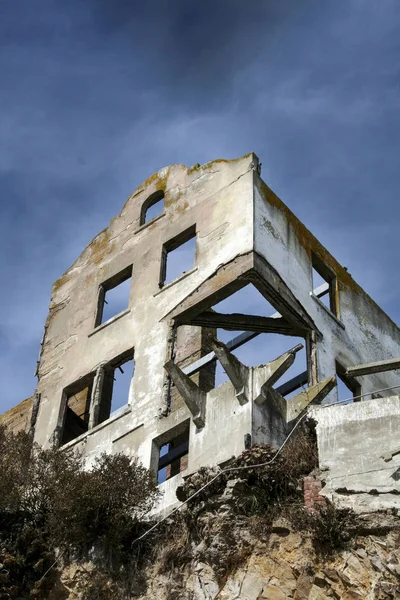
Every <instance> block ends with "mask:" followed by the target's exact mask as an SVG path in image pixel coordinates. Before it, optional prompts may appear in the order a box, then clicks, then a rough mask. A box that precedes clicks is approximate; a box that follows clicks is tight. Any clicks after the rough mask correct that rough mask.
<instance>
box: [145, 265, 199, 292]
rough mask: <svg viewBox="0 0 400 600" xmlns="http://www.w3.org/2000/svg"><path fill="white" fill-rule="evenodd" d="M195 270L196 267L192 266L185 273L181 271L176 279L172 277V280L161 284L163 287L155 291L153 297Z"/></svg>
mask: <svg viewBox="0 0 400 600" xmlns="http://www.w3.org/2000/svg"><path fill="white" fill-rule="evenodd" d="M196 271H197V267H193V269H190V271H186V273H183V274H182V275H180V276H179V277H177V278H176V279H173V280H172V281H170V282H169V283H167V284H166V285H163V287H162V288H161V289H160V290H159V291H158V292H156V293H155V294H153V298H155V297H156V296H158V294H161V292H164V291H165V290H169V288H171V287H172V286H173V285H175V284H176V283H179V282H180V281H182V279H185V278H186V277H189V275H191V274H192V273H195V272H196Z"/></svg>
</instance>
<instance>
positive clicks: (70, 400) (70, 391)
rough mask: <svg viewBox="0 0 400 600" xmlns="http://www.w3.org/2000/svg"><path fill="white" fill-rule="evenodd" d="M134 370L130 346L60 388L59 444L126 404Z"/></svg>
mask: <svg viewBox="0 0 400 600" xmlns="http://www.w3.org/2000/svg"><path fill="white" fill-rule="evenodd" d="M134 371H135V363H134V358H133V349H131V350H129V351H127V352H125V353H123V354H121V355H120V356H119V357H118V358H115V359H114V360H112V361H111V362H110V363H108V364H106V365H101V366H100V367H99V368H98V370H97V372H96V373H91V374H89V375H87V376H85V377H83V378H82V379H80V380H79V381H78V382H76V383H75V384H73V385H71V386H69V387H68V388H66V389H65V390H64V392H63V397H64V400H63V403H62V407H63V408H62V410H63V411H64V418H63V428H62V434H61V439H60V445H61V446H62V445H63V444H67V443H68V442H70V441H72V440H74V439H75V438H77V437H79V436H80V435H82V434H83V433H86V432H87V431H89V429H90V428H92V427H95V426H96V425H99V424H100V423H103V422H104V421H106V420H107V419H109V418H110V416H112V414H113V413H114V412H116V411H117V410H118V409H120V408H122V407H123V406H125V405H128V404H129V399H130V395H131V388H132V380H133V375H134ZM95 381H96V390H95V393H94V392H93V388H94V382H95Z"/></svg>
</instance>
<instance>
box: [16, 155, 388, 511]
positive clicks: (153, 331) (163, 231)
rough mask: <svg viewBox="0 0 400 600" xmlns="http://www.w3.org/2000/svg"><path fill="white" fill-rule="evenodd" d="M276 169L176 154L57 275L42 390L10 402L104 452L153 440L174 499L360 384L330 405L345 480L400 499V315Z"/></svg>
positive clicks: (55, 439) (326, 431) (332, 457)
mask: <svg viewBox="0 0 400 600" xmlns="http://www.w3.org/2000/svg"><path fill="white" fill-rule="evenodd" d="M260 170H261V168H260V163H259V160H258V158H257V156H255V155H254V154H248V155H246V156H244V157H242V158H239V159H237V160H231V161H228V160H216V161H213V162H210V163H207V164H205V165H202V166H200V165H195V166H193V167H191V168H187V167H185V166H184V165H172V166H170V167H166V168H163V169H161V170H160V171H159V172H158V173H156V174H155V175H153V176H152V177H150V178H149V179H147V180H146V181H145V182H144V183H143V184H142V185H141V186H139V188H138V189H137V190H135V192H134V193H133V194H132V196H131V197H130V198H129V199H128V201H127V202H126V204H125V206H124V207H123V209H122V211H121V213H120V214H119V215H118V216H117V217H116V218H115V219H113V220H112V221H111V223H110V224H109V226H108V227H107V228H106V229H105V230H104V231H102V232H101V233H100V234H99V235H98V236H96V237H95V238H94V240H93V241H92V242H91V243H90V244H89V245H88V246H87V247H86V248H85V250H84V251H83V252H82V254H81V255H80V257H79V258H78V259H77V260H76V262H75V263H74V264H73V265H72V266H71V267H70V268H69V269H68V270H67V272H66V273H65V274H64V275H63V276H62V277H61V278H60V279H59V280H58V281H56V283H55V284H54V286H53V292H52V299H51V305H50V311H49V315H48V319H47V322H46V325H45V332H44V336H43V341H42V344H41V349H40V356H39V361H38V365H37V377H38V385H37V390H36V394H35V396H34V398H33V399H32V401H26V403H25V405H24V406H23V407H22V406H21V407H20V408H18V407H17V409H14V411H11V412H10V414H9V415H8V417H7V415H6V418H8V419H9V420H10V419H15V418H16V415H17V416H18V415H19V416H21V418H22V422H23V425H24V426H25V427H26V428H27V429H29V428H30V429H31V432H32V433H34V438H35V440H36V442H38V443H39V444H41V445H43V446H47V445H49V444H52V443H55V444H57V445H58V446H62V447H65V448H71V447H73V448H77V449H79V450H81V451H83V453H84V455H85V456H86V457H87V459H88V461H89V463H90V461H92V460H93V459H94V458H95V457H96V456H98V455H99V454H100V453H101V452H104V451H105V452H125V453H128V454H131V455H134V456H137V457H138V458H139V459H140V461H141V462H142V463H143V464H144V465H145V466H147V467H149V468H151V469H152V470H153V471H154V472H155V473H158V477H159V481H160V486H161V487H162V489H163V491H164V492H165V493H164V495H163V501H162V503H163V505H162V507H161V508H162V509H166V508H168V507H170V506H171V505H173V504H174V503H175V502H176V497H175V490H176V487H177V485H178V484H179V483H180V482H181V481H182V477H184V476H185V475H187V474H189V473H192V472H193V471H195V470H197V469H198V468H199V467H201V466H202V465H212V464H218V465H224V464H225V463H226V462H227V461H229V459H231V457H232V456H234V455H238V454H240V453H241V452H242V451H243V449H244V448H246V447H249V446H250V445H251V444H254V443H269V444H272V445H273V446H275V447H277V446H279V445H280V444H281V443H282V442H283V440H284V439H285V437H286V436H287V434H288V432H289V431H290V429H291V428H292V426H293V424H294V423H295V422H296V419H297V418H298V416H299V415H300V414H301V413H302V412H303V411H304V410H305V409H306V407H307V406H308V405H310V404H311V405H312V406H313V407H314V406H315V405H318V404H319V403H321V402H323V405H322V406H325V407H326V406H328V405H331V404H333V403H336V402H337V400H338V399H348V398H354V402H351V403H349V404H339V405H338V404H337V405H336V406H329V407H328V408H322V407H321V408H312V411H313V416H314V418H316V420H317V421H318V442H319V447H320V452H321V455H320V459H321V462H322V463H323V464H322V465H321V466H322V468H329V469H330V474H331V480H332V481H333V480H334V477H336V478H337V480H338V482H339V483H337V485H335V484H334V483H332V481H331V484H330V489H331V491H332V493H333V492H335V490H338V489H339V488H341V489H342V488H346V489H350V488H351V486H352V485H353V489H352V491H353V492H357V493H359V494H361V495H362V494H364V493H367V494H368V492H369V491H370V489H371V486H372V487H374V488H375V489H377V490H378V491H379V490H380V489H381V491H382V493H384V494H387V496H385V498H388V499H389V500H387V504H388V506H390V505H391V502H392V504H393V503H394V504H395V505H397V504H396V503H397V502H398V500H397V497H399V496H398V492H399V491H400V488H399V487H398V479H399V478H396V477H394V476H393V473H394V472H395V471H396V469H397V468H399V465H398V463H399V456H398V452H400V450H399V451H398V450H397V449H396V448H395V446H396V436H397V431H398V424H399V418H400V404H399V397H398V396H397V395H396V394H397V392H398V391H399V390H398V389H397V390H396V389H395V388H394V386H396V385H398V384H399V378H398V375H397V374H396V371H395V370H394V369H395V368H396V366H397V367H399V366H400V362H399V361H398V360H397V363H396V361H395V360H394V359H397V358H398V357H399V356H400V332H399V329H398V327H397V326H396V325H395V324H394V323H393V322H392V321H391V320H390V318H389V317H388V316H387V315H386V314H385V313H384V312H383V311H382V310H381V309H380V308H379V306H377V305H376V304H375V303H374V302H373V300H371V298H370V297H369V296H368V295H367V294H366V293H365V292H364V291H363V290H362V289H361V288H360V287H359V286H358V285H357V284H356V282H355V281H354V280H353V279H352V277H351V276H350V274H349V273H348V271H347V269H346V268H344V267H342V266H341V265H340V264H339V263H338V262H337V261H336V260H335V259H334V258H333V257H332V256H331V255H330V254H329V252H327V250H325V248H324V247H323V246H322V245H321V244H320V242H319V241H318V240H317V239H316V238H315V237H314V236H313V235H312V234H311V233H310V232H309V231H308V230H307V229H306V227H305V226H304V225H303V224H302V223H301V222H300V221H299V220H298V219H297V218H296V217H295V216H294V215H293V213H292V212H291V211H290V210H289V209H288V208H287V207H286V206H285V204H283V202H282V201H281V200H280V199H279V198H278V197H277V196H276V195H275V194H274V193H273V192H272V191H271V189H270V188H269V187H268V186H267V185H266V184H265V183H264V182H263V180H262V179H261V176H260ZM176 256H178V259H179V260H178V261H177V260H176ZM187 259H188V260H189V261H191V264H189V266H187V263H188V260H187ZM184 263H185V264H184ZM254 293H259V294H260V297H261V298H262V299H263V301H264V302H265V310H264V309H263V310H262V311H260V312H261V314H251V315H249V314H246V311H245V310H241V309H240V306H239V305H238V306H236V305H235V298H236V297H240V298H242V299H243V298H246V297H247V296H246V294H254ZM235 294H237V295H236V296H235ZM227 299H228V300H227ZM229 299H230V300H229ZM223 301H225V306H226V302H228V304H229V302H230V307H231V308H232V307H233V310H230V311H228V312H227V311H226V310H222V309H221V308H220V307H223V306H224V302H223ZM261 305H262V303H261V304H260V306H261ZM222 331H225V334H224V336H223V339H224V340H225V342H226V343H222V342H221V341H220V339H221V337H222V335H221V332H222ZM226 331H230V332H232V333H231V336H230V339H229V337H228V338H227V337H226ZM235 332H236V333H235ZM257 336H260V337H258V338H257V339H258V340H259V341H260V340H262V342H260V343H259V344H258V346H257V360H256V363H258V364H259V365H260V366H248V365H246V364H243V362H242V361H239V360H238V358H237V357H236V356H235V354H234V352H235V349H238V348H239V347H241V346H242V345H244V344H246V343H252V342H251V340H253V339H254V338H256V337H257ZM277 340H278V341H279V343H278V342H277ZM277 343H278V345H277ZM276 348H278V350H275V355H274V354H272V355H271V351H272V352H274V349H276ZM382 361H383V362H382ZM244 362H245V361H244ZM253 362H254V361H253ZM366 363H367V364H366ZM369 363H374V364H373V365H370V364H369ZM218 365H221V366H222V368H223V370H224V371H225V373H226V375H227V380H226V381H225V382H223V383H222V384H220V385H218V377H217V380H216V371H217V373H218V369H220V367H219V366H218ZM360 365H363V366H360ZM217 366H218V368H217V369H216V367H217ZM120 378H122V379H124V378H127V379H128V385H127V387H126V389H125V392H123V393H122V391H121V390H122V389H123V388H122V387H121V386H120V383H119V381H120ZM337 384H338V385H337ZM343 387H344V390H345V392H344V396H343V394H342V396H340V394H341V390H342V389H343ZM128 388H129V389H128ZM388 388H394V389H388ZM24 419H25V420H24ZM353 442H354V444H356V445H357V446H356V447H354V445H353ZM385 457H386V458H385ZM388 457H389V458H388ZM357 461H358V462H357ZM360 461H361V462H360ZM374 461H375V462H374ZM361 463H362V464H361ZM343 465H344V466H343ZM396 465H397V466H396ZM363 469H364V471H363ZM367 471H368V473H369V474H368V475H365V473H366V472H367ZM371 471H373V472H374V473H376V478H375V479H374V477H375V475H371V474H370V472H371ZM360 473H361V475H360ZM363 473H364V475H363ZM351 477H353V479H351ZM349 478H350V479H349ZM351 481H353V483H351ZM328 488H329V485H328ZM396 490H397V491H396ZM392 492H393V493H392ZM396 494H397V497H396ZM385 501H386V500H385Z"/></svg>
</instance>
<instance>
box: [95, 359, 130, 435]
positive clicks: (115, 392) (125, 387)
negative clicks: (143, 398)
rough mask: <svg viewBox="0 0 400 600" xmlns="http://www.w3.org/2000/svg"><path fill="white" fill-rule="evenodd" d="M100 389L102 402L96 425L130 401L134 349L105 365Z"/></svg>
mask: <svg viewBox="0 0 400 600" xmlns="http://www.w3.org/2000/svg"><path fill="white" fill-rule="evenodd" d="M103 368H104V375H103V381H102V385H101V391H100V403H99V407H98V412H97V418H96V422H95V425H98V424H99V423H103V422H104V421H106V420H107V419H109V418H110V416H111V415H112V414H113V413H114V412H116V411H117V410H118V409H120V408H122V407H123V406H126V405H127V404H128V403H129V397H130V391H131V385H132V380H133V375H134V372H135V362H134V359H133V350H130V351H129V352H127V353H125V354H123V355H121V356H119V357H118V358H116V359H114V360H113V361H111V362H110V363H109V364H108V365H105V367H103Z"/></svg>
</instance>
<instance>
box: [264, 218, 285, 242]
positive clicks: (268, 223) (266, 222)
mask: <svg viewBox="0 0 400 600" xmlns="http://www.w3.org/2000/svg"><path fill="white" fill-rule="evenodd" d="M263 225H264V227H266V228H267V229H268V231H269V232H270V234H271V235H272V237H274V238H275V239H276V240H278V241H280V242H283V238H282V236H281V235H280V234H279V233H278V232H277V231H276V229H275V227H274V226H273V225H272V223H271V221H269V220H268V219H266V218H265V217H264V218H263Z"/></svg>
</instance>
